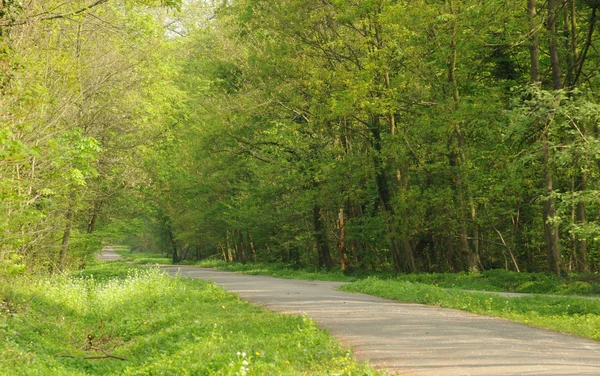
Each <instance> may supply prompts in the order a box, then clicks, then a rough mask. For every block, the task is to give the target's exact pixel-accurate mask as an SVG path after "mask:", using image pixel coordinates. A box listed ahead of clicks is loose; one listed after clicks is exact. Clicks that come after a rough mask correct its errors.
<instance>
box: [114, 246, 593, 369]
mask: <svg viewBox="0 0 600 376" xmlns="http://www.w3.org/2000/svg"><path fill="white" fill-rule="evenodd" d="M111 253H112V252H105V253H104V254H105V255H106V257H108V258H112V257H113V256H111V255H110V254H111ZM164 269H165V270H166V271H167V272H168V273H169V274H170V275H173V276H175V275H180V276H182V277H189V278H201V279H205V280H210V281H213V282H215V283H216V284H218V285H220V286H222V287H224V288H225V289H227V290H228V291H231V292H234V293H237V294H239V295H240V296H241V297H242V298H244V299H246V300H249V301H250V302H253V303H255V304H258V305H261V306H264V307H267V308H269V309H273V310H278V311H283V312H289V313H298V314H301V313H304V314H306V315H307V316H308V317H311V318H313V319H315V321H316V322H317V323H319V325H320V326H322V327H325V328H327V329H328V330H329V331H330V333H331V334H332V335H334V336H335V337H337V338H338V339H340V340H341V341H342V342H343V343H345V344H346V345H350V346H352V348H353V350H354V353H355V354H356V355H357V357H358V358H360V359H369V361H370V363H371V364H372V365H374V366H376V367H381V368H387V369H389V370H390V372H391V373H394V374H397V375H411V376H413V375H415V376H416V375H418V376H434V375H444V376H454V375H457V376H458V375H461V376H462V375H481V376H485V375H495V376H500V375H503V376H504V375H545V376H554V375H565V376H566V375H577V376H598V375H600V343H597V342H594V341H590V340H585V339H581V338H577V337H572V336H567V335H562V334H558V333H554V332H551V331H546V330H541V329H535V328H531V327H528V326H526V325H521V324H516V323H512V322H509V321H505V320H501V319H494V318H489V317H484V316H478V315H473V314H470V313H467V312H462V311H456V310H450V309H443V308H437V307H430V306H424V305H419V304H406V303H398V302H394V301H391V300H386V299H380V298H376V297H373V296H369V295H363V294H350V293H345V292H340V291H336V290H335V289H336V288H337V287H338V286H340V285H341V284H342V283H338V282H320V281H297V280H286V279H278V278H272V277H263V276H249V275H242V274H236V273H230V272H223V271H217V270H213V269H205V268H198V267H190V266H164Z"/></svg>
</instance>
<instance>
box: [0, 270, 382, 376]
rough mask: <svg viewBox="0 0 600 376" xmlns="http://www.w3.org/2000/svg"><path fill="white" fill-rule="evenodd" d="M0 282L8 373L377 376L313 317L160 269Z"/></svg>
mask: <svg viewBox="0 0 600 376" xmlns="http://www.w3.org/2000/svg"><path fill="white" fill-rule="evenodd" d="M0 282H1V283H0V308H1V310H0V374H2V375H47V374H48V375H49V374H57V375H262V374H285V375H288V374H289V375H300V374H311V375H312V374H321V375H330V374H345V375H350V374H361V375H363V374H366V375H372V374H376V372H375V371H374V370H373V369H371V368H369V367H368V366H366V365H364V364H359V363H357V361H356V360H355V359H354V358H353V357H352V355H351V354H350V352H349V351H348V350H347V349H344V348H343V347H342V346H341V345H340V344H339V343H338V342H336V341H335V340H333V339H331V337H329V335H328V334H327V333H326V332H325V331H323V330H321V329H319V328H318V327H317V326H316V325H315V324H314V323H313V322H312V321H311V320H310V319H307V318H305V317H298V316H290V315H284V314H278V313H274V312H270V311H265V310H262V309H260V308H257V307H254V306H252V305H251V304H249V303H247V302H244V301H242V300H240V299H239V297H237V296H236V295H233V294H230V293H227V292H225V291H224V290H223V289H221V288H219V287H217V286H215V285H213V284H211V283H207V282H204V281H200V280H189V279H176V278H170V277H169V276H167V275H166V274H164V273H163V272H162V271H160V270H159V269H157V268H140V267H137V266H132V265H128V264H126V263H123V262H111V263H106V264H94V265H91V266H89V267H88V268H87V269H84V270H82V271H80V272H78V273H76V274H73V275H68V276H67V275H54V276H32V275H13V276H8V275H3V276H0Z"/></svg>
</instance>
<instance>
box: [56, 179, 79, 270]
mask: <svg viewBox="0 0 600 376" xmlns="http://www.w3.org/2000/svg"><path fill="white" fill-rule="evenodd" d="M76 197H77V193H76V192H75V190H72V191H71V193H70V194H69V208H68V209H67V214H66V216H65V221H66V224H65V230H64V232H63V238H62V242H61V247H60V270H63V269H64V268H65V266H66V265H67V255H68V250H69V240H70V239H71V229H72V227H73V216H74V214H75V199H76Z"/></svg>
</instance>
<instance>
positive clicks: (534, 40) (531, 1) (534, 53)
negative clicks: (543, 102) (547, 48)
mask: <svg viewBox="0 0 600 376" xmlns="http://www.w3.org/2000/svg"><path fill="white" fill-rule="evenodd" d="M527 10H528V12H529V21H530V33H531V44H530V45H529V57H530V80H531V83H533V84H536V85H539V84H540V82H541V81H542V78H541V75H540V42H539V39H538V32H537V31H538V20H537V19H536V17H537V9H536V0H528V4H527Z"/></svg>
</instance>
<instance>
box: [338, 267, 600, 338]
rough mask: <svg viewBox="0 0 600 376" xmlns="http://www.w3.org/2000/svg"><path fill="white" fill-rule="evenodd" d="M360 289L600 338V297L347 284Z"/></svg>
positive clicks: (384, 283)
mask: <svg viewBox="0 0 600 376" xmlns="http://www.w3.org/2000/svg"><path fill="white" fill-rule="evenodd" d="M340 289H341V290H342V291H348V292H360V293H365V294H369V295H374V296H379V297H382V298H387V299H393V300H398V301H401V302H409V303H422V304H428V305H434V306H439V307H445V308H454V309H459V310H463V311H468V312H473V313H477V314H482V315H487V316H494V317H502V318H506V319H509V320H512V321H516V322H521V323H524V324H529V325H532V326H537V327H540V328H546V329H551V330H555V331H559V332H563V333H569V334H574V335H577V336H580V337H585V338H590V339H593V340H597V341H600V301H598V300H589V299H582V298H577V297H547V296H540V295H536V296H528V297H520V298H507V297H502V296H499V295H495V294H484V293H470V292H465V291H462V290H459V289H456V288H453V289H448V288H441V287H436V286H431V285H428V284H423V283H415V282H406V281H400V280H382V279H378V278H367V279H364V280H361V281H358V282H355V283H352V284H348V285H344V286H342V287H341V288H340Z"/></svg>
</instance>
